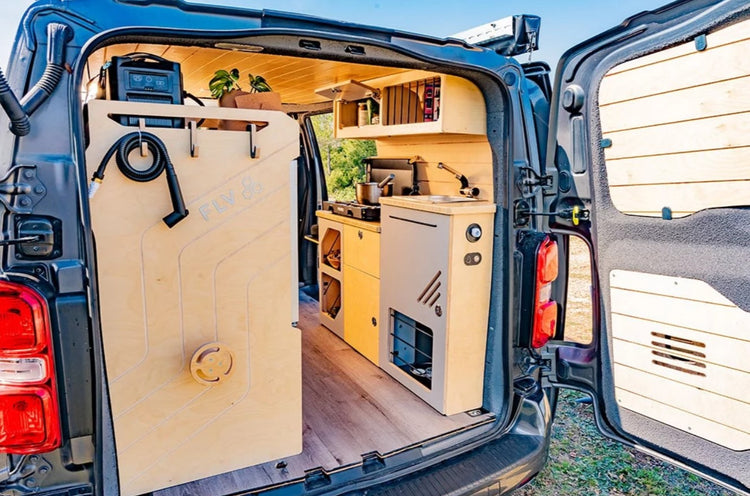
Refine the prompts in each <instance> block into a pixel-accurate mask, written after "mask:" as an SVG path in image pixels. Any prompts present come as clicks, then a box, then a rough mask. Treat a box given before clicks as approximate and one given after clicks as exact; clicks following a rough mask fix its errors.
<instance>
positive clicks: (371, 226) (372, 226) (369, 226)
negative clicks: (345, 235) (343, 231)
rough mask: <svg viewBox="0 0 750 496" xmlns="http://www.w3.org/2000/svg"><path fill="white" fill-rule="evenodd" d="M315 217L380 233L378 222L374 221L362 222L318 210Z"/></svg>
mask: <svg viewBox="0 0 750 496" xmlns="http://www.w3.org/2000/svg"><path fill="white" fill-rule="evenodd" d="M315 215H317V216H318V217H320V218H321V219H327V220H331V221H333V222H341V223H342V224H345V225H349V226H354V227H358V228H360V229H365V230H367V231H373V232H378V233H379V232H380V222H379V221H375V220H362V219H355V218H354V217H347V216H345V215H338V214H334V213H333V212H329V211H327V210H318V211H316V212H315Z"/></svg>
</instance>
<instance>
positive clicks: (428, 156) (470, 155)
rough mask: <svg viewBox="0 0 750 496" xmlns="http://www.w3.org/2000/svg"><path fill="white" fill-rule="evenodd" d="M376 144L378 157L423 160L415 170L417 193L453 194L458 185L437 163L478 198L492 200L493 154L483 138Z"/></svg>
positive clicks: (423, 138) (386, 140)
mask: <svg viewBox="0 0 750 496" xmlns="http://www.w3.org/2000/svg"><path fill="white" fill-rule="evenodd" d="M375 144H376V146H377V150H378V157H382V158H410V157H415V156H419V157H421V158H422V159H424V163H420V164H419V166H418V170H417V177H418V178H419V181H420V192H421V193H422V194H433V195H456V194H458V190H459V189H460V187H461V183H460V182H459V181H458V180H457V179H456V178H455V177H453V175H452V174H450V173H449V172H447V171H446V170H444V169H438V168H437V164H438V163H440V162H443V163H445V164H447V165H449V166H451V167H453V168H455V169H456V170H458V171H459V172H461V173H462V174H464V175H465V176H466V177H467V178H468V179H469V183H470V184H471V185H472V186H477V187H478V188H479V190H480V193H479V198H481V199H483V200H492V199H493V198H494V183H493V171H492V151H491V149H490V144H489V142H488V141H487V139H486V138H485V137H481V138H474V139H461V138H457V137H455V136H442V137H437V138H434V139H430V138H428V137H420V136H415V137H411V138H399V139H380V140H376V141H375Z"/></svg>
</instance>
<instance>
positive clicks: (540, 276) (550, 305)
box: [531, 237, 558, 348]
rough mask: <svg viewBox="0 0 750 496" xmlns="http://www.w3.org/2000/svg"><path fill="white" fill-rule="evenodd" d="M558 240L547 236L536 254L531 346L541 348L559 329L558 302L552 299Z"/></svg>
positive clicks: (556, 267) (556, 268)
mask: <svg viewBox="0 0 750 496" xmlns="http://www.w3.org/2000/svg"><path fill="white" fill-rule="evenodd" d="M557 270H558V252H557V242H556V241H552V240H551V239H550V238H549V237H548V238H546V239H545V240H544V241H543V242H542V244H541V246H540V247H539V251H538V252H537V255H536V291H535V293H534V326H533V331H532V335H531V346H532V347H534V348H541V347H542V346H544V345H545V344H547V341H549V339H550V338H551V337H552V336H554V335H555V332H556V331H557V302H556V301H554V300H552V299H551V294H552V282H554V280H555V279H557Z"/></svg>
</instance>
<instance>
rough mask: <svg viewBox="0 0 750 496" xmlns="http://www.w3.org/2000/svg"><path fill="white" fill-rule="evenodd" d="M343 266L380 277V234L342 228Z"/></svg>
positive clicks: (351, 227)
mask: <svg viewBox="0 0 750 496" xmlns="http://www.w3.org/2000/svg"><path fill="white" fill-rule="evenodd" d="M343 258H344V264H345V265H348V266H350V267H354V268H355V269H359V270H361V271H362V272H366V273H368V274H370V275H371V276H375V277H378V278H379V277H380V233H377V232H373V231H368V230H366V229H359V228H357V227H354V226H344V250H343Z"/></svg>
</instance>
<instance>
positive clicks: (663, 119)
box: [599, 21, 750, 217]
mask: <svg viewBox="0 0 750 496" xmlns="http://www.w3.org/2000/svg"><path fill="white" fill-rule="evenodd" d="M749 32H750V21H743V22H739V23H737V24H735V25H732V26H730V27H727V28H724V29H721V30H719V31H716V32H714V33H709V34H708V35H707V48H706V49H705V50H703V51H697V50H696V48H695V43H694V42H689V43H684V44H681V45H678V46H675V47H673V48H670V49H667V50H662V51H660V52H657V53H654V54H651V55H647V56H645V57H641V58H639V59H635V60H632V61H629V62H626V63H624V64H621V65H618V66H616V67H614V68H613V69H612V70H610V71H609V72H608V73H607V75H606V76H605V77H604V79H603V81H602V84H601V88H600V92H599V105H600V114H601V123H602V135H603V137H604V138H606V139H608V140H610V141H611V144H612V146H611V147H608V148H607V149H605V158H606V165H607V177H608V179H609V185H610V192H611V195H612V201H613V202H614V205H615V206H616V207H617V208H618V209H619V210H621V211H623V212H625V213H631V214H637V215H647V216H661V215H662V209H663V208H664V207H668V208H669V209H670V210H671V212H672V216H673V217H682V216H685V215H690V214H692V213H694V212H697V211H699V210H702V209H706V208H714V207H724V206H727V207H731V206H743V205H747V202H748V200H747V199H748V197H750V166H748V164H750V138H749V137H750V124H749V123H750V61H748V58H747V57H745V56H744V54H745V53H747V51H748V50H750V36H748V33H749Z"/></svg>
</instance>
